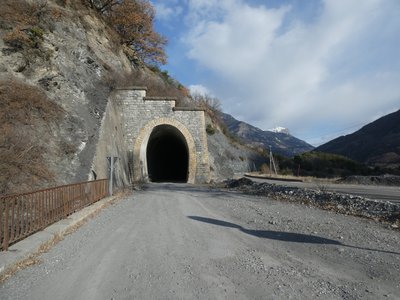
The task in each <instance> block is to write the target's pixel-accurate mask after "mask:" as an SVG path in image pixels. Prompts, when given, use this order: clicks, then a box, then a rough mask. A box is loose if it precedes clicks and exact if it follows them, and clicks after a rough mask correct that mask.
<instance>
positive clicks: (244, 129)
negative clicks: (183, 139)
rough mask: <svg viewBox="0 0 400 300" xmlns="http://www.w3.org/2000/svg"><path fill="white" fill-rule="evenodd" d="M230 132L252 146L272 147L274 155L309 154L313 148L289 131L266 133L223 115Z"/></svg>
mask: <svg viewBox="0 0 400 300" xmlns="http://www.w3.org/2000/svg"><path fill="white" fill-rule="evenodd" d="M221 118H222V120H223V121H224V123H225V124H226V126H227V127H228V130H229V131H230V132H231V133H232V134H234V135H236V136H237V137H239V138H240V139H241V140H242V141H244V142H245V143H247V144H248V145H250V146H260V147H263V148H266V149H269V147H271V149H272V151H273V152H274V153H278V154H281V155H283V156H287V157H293V156H295V155H298V154H301V153H304V152H308V151H311V150H313V149H314V147H313V146H311V145H310V144H308V143H306V142H305V141H302V140H300V139H298V138H296V137H294V136H292V135H290V134H289V130H288V129H286V128H284V129H285V130H283V129H281V128H280V129H281V130H277V131H278V132H273V131H264V130H261V129H259V128H257V127H255V126H252V125H250V124H248V123H245V122H242V121H238V120H236V119H235V118H234V117H232V116H231V115H229V114H225V113H221ZM279 131H280V132H279Z"/></svg>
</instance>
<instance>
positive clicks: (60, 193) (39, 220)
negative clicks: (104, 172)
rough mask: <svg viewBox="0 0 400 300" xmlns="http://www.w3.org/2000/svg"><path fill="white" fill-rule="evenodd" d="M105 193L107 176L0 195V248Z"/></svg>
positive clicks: (103, 195)
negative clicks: (21, 192)
mask: <svg viewBox="0 0 400 300" xmlns="http://www.w3.org/2000/svg"><path fill="white" fill-rule="evenodd" d="M107 195H108V179H100V180H95V181H88V182H81V183H74V184H69V185H64V186H58V187H54V188H48V189H43V190H39V191H34V192H29V193H23V194H15V195H7V196H1V197H0V250H5V251H6V250H8V247H9V245H10V244H12V243H15V242H17V241H19V240H22V239H24V238H26V237H27V236H29V235H31V234H33V233H35V232H37V231H39V230H42V229H44V228H45V227H47V226H49V225H50V224H53V223H55V222H57V221H59V220H61V219H64V218H66V217H67V216H69V215H71V214H72V213H74V212H76V211H78V210H80V209H82V208H84V207H85V206H88V205H90V204H92V203H94V202H96V201H98V200H100V199H102V198H104V197H106V196H107Z"/></svg>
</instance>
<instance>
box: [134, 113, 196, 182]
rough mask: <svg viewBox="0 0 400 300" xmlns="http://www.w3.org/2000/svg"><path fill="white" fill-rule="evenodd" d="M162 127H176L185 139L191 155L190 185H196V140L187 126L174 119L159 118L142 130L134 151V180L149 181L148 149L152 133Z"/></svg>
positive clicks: (189, 167)
mask: <svg viewBox="0 0 400 300" xmlns="http://www.w3.org/2000/svg"><path fill="white" fill-rule="evenodd" d="M160 125H169V126H172V127H175V128H176V129H177V130H179V132H180V133H181V134H182V136H183V137H184V138H185V142H186V144H187V147H188V154H189V164H188V183H195V179H196V169H197V156H196V153H197V151H196V145H195V142H194V138H193V136H192V134H191V133H190V131H189V130H188V129H187V128H186V126H185V125H183V124H182V123H180V122H179V121H177V120H175V119H172V118H158V119H154V120H151V121H149V122H148V123H147V124H146V125H145V126H143V127H142V128H141V129H140V131H139V134H138V136H137V138H136V140H135V143H134V149H133V153H134V179H135V180H136V181H140V180H145V181H147V180H148V169H147V161H146V149H147V145H148V141H149V137H150V135H151V133H152V132H153V130H154V128H155V127H157V126H160Z"/></svg>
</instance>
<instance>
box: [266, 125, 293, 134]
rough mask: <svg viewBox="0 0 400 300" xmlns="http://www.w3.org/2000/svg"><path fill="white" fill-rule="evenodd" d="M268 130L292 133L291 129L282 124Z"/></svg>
mask: <svg viewBox="0 0 400 300" xmlns="http://www.w3.org/2000/svg"><path fill="white" fill-rule="evenodd" d="M268 131H271V132H275V133H284V134H290V131H289V129H287V128H285V127H281V126H277V127H275V128H273V129H269V130H268Z"/></svg>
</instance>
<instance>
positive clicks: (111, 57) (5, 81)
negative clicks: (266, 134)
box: [0, 0, 250, 194]
mask: <svg viewBox="0 0 400 300" xmlns="http://www.w3.org/2000/svg"><path fill="white" fill-rule="evenodd" d="M3 4H4V5H3V6H2V10H1V11H0V96H1V97H0V98H1V99H0V101H1V102H2V108H3V107H4V103H5V102H4V101H5V100H4V99H6V98H5V97H3V96H4V94H3V95H1V93H2V92H4V91H5V92H7V91H8V93H10V89H8V88H7V87H8V86H10V85H16V86H19V87H20V88H18V91H19V94H18V93H17V94H16V93H14V92H11V93H12V95H11V96H12V97H11V96H10V97H8V96H7V97H8V98H9V99H11V100H10V101H11V102H10V103H9V105H7V106H6V108H7V109H8V111H7V110H3V113H2V114H0V119H1V120H0V132H1V135H0V137H1V141H0V142H1V143H0V171H1V173H2V176H0V194H2V193H12V192H20V191H30V190H33V189H37V188H42V187H47V186H54V185H59V184H67V183H73V182H77V181H84V180H87V179H89V178H93V176H92V175H93V174H92V172H91V167H92V163H93V160H94V157H95V153H96V147H97V144H98V141H99V140H98V139H99V131H100V126H101V123H102V119H103V116H104V112H105V110H106V107H107V100H108V97H109V95H110V93H111V92H112V90H113V89H114V87H116V85H130V86H134V85H137V86H138V85H139V86H147V87H148V95H149V96H178V97H179V96H180V95H182V93H181V91H180V90H179V89H177V87H176V81H175V80H174V79H172V78H170V77H168V76H166V74H163V73H162V72H159V71H157V70H156V71H151V70H150V69H148V68H146V67H145V66H144V65H143V64H140V62H139V63H138V61H137V60H134V59H133V58H132V55H131V53H129V51H128V50H127V49H126V48H124V47H123V46H121V44H120V41H119V39H118V37H117V36H116V33H115V32H114V31H113V30H112V29H110V28H109V26H108V25H107V24H106V23H105V21H104V20H103V19H102V18H101V17H100V16H99V15H98V13H96V12H95V11H93V10H90V9H89V8H88V7H86V6H84V5H83V4H82V3H81V2H80V1H59V0H48V1H45V2H43V3H42V2H41V1H38V2H35V1H25V0H5V1H4V3H3ZM12 90H14V91H15V89H11V91H12ZM32 91H34V93H37V94H40V95H42V96H41V97H42V98H43V99H42V102H40V105H39V104H38V105H36V106H34V105H31V104H30V105H25V106H23V107H22V106H21V105H20V103H21V99H23V98H25V96H26V95H27V94H31V93H32ZM180 100H181V104H182V103H183V102H184V101H185V98H184V96H182V99H180ZM22 102H24V101H22ZM25 102H27V101H25ZM27 103H29V101H28V102H27ZM183 104H184V103H183ZM47 106H50V107H54V110H55V111H57V112H58V113H57V118H51V119H48V117H47V116H48V113H46V111H45V110H43V109H42V108H43V107H47ZM13 111H14V112H15V111H17V112H18V114H17V115H18V116H19V118H17V119H12V118H10V115H11V112H13ZM25 116H31V117H29V118H26V117H25ZM114 117H115V116H114ZM6 133H7V135H6ZM16 136H17V137H18V139H15V137H16ZM218 139H222V140H224V142H223V143H222V144H223V145H224V146H221V147H223V148H221V147H220V146H219V144H220V143H219V142H217V140H218ZM21 140H24V141H25V145H24V146H23V147H16V145H21ZM103 142H104V143H107V141H103ZM209 144H210V157H211V158H210V159H211V161H212V162H213V163H212V165H211V167H212V168H213V170H214V175H213V178H218V177H221V176H225V174H226V175H228V174H233V173H234V172H237V171H243V172H244V171H247V170H248V166H247V165H248V163H247V161H245V159H243V160H241V159H240V158H239V157H240V156H242V157H247V156H246V155H245V154H240V155H239V154H235V155H233V156H232V157H234V158H235V160H239V163H237V164H235V167H231V165H232V164H231V161H232V160H230V159H228V160H221V159H219V156H220V154H221V152H222V153H224V151H228V152H230V151H231V152H235V151H236V149H237V146H233V145H232V144H231V143H230V142H229V140H227V138H226V137H223V136H220V135H218V134H217V135H215V136H212V137H211V136H210V143H209ZM230 149H233V150H230ZM243 151H246V150H243ZM4 154H7V155H8V156H6V155H4ZM10 156H11V158H10ZM248 156H250V154H249V155H248ZM6 157H7V158H6ZM21 157H22V158H24V160H23V161H22V160H21ZM6 160H8V161H6ZM10 161H13V162H14V163H12V164H13V166H14V167H13V168H14V169H15V170H14V171H13V172H12V173H10V172H8V171H9V170H10ZM32 161H34V162H35V164H32ZM224 162H226V163H228V165H226V166H222V164H223V163H224ZM221 170H224V171H221ZM220 171H221V172H222V173H221V174H224V175H221V174H219V173H218V172H220ZM7 172H8V173H7ZM4 174H5V175H4Z"/></svg>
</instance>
